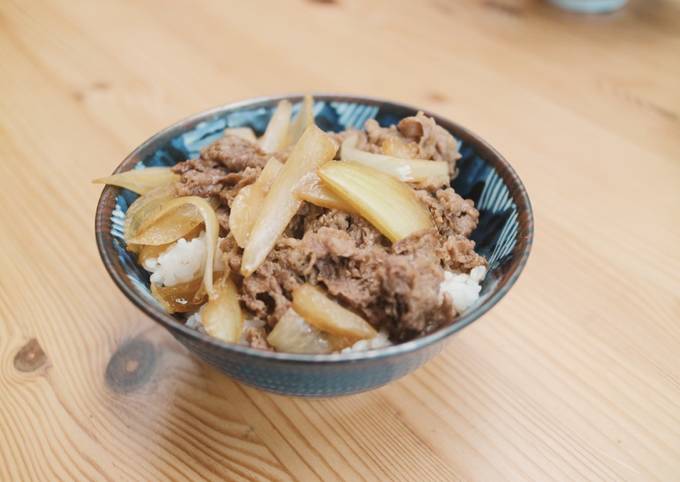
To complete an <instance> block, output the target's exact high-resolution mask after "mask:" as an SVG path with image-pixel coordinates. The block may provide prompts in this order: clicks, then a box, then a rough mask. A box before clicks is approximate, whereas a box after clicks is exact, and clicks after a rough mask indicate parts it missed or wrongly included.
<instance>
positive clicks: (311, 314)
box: [293, 284, 377, 344]
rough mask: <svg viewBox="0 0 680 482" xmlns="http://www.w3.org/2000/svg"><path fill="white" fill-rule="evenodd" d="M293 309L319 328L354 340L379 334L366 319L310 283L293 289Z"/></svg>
mask: <svg viewBox="0 0 680 482" xmlns="http://www.w3.org/2000/svg"><path fill="white" fill-rule="evenodd" d="M293 309H294V310H295V311H296V312H297V313H299V314H300V316H302V317H303V318H304V319H305V320H306V321H307V322H308V323H309V324H310V325H312V326H314V327H315V328H317V329H318V330H321V331H323V332H324V333H329V334H331V335H333V336H337V337H342V338H346V339H349V340H351V341H352V342H355V341H357V340H362V339H365V338H373V337H374V336H376V335H377V332H376V331H375V330H374V329H373V327H372V326H371V325H370V324H369V323H368V322H367V321H366V320H364V319H363V318H362V317H360V316H359V315H357V314H355V313H353V312H351V311H349V310H348V309H347V308H343V307H342V306H340V305H339V304H337V303H336V302H335V301H333V300H331V299H330V298H328V297H327V296H326V295H325V294H324V293H323V292H322V291H321V290H320V289H319V288H317V287H315V286H312V285H310V284H303V285H301V286H299V287H298V288H296V289H295V291H293ZM350 344H351V343H350Z"/></svg>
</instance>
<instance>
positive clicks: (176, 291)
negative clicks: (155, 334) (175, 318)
mask: <svg viewBox="0 0 680 482" xmlns="http://www.w3.org/2000/svg"><path fill="white" fill-rule="evenodd" d="M201 287H202V280H201V278H196V279H195V280H191V281H187V282H186V283H179V284H176V285H174V286H160V285H157V284H155V283H151V294H152V295H153V297H154V298H156V299H157V300H158V302H159V303H160V304H161V306H162V307H163V309H165V311H167V312H168V313H170V314H172V313H188V312H190V311H196V310H197V309H199V308H200V307H201V305H202V304H203V303H205V300H206V296H205V292H204V290H202V289H201Z"/></svg>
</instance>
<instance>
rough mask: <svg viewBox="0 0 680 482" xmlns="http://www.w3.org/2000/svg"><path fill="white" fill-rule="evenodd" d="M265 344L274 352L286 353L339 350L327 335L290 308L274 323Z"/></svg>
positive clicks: (317, 352)
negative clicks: (274, 350) (271, 347)
mask: <svg viewBox="0 0 680 482" xmlns="http://www.w3.org/2000/svg"><path fill="white" fill-rule="evenodd" d="M267 342H268V343H269V344H270V345H271V346H273V347H274V348H275V349H276V351H281V352H286V353H308V354H320V353H330V352H332V351H333V350H334V349H336V350H338V349H341V348H335V347H334V345H333V344H332V343H331V341H330V340H329V337H328V336H327V335H325V334H324V333H321V332H320V331H319V330H317V329H316V328H314V327H313V326H311V325H310V324H309V323H307V322H306V321H305V320H303V319H302V318H301V317H300V315H298V314H297V313H296V312H295V311H294V310H293V309H292V308H291V309H288V311H286V313H285V314H284V315H283V316H282V317H281V318H280V319H279V321H278V322H277V323H276V326H275V327H274V329H273V330H272V331H271V333H269V336H268V337H267Z"/></svg>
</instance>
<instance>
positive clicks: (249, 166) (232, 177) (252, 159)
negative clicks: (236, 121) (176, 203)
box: [172, 135, 267, 203]
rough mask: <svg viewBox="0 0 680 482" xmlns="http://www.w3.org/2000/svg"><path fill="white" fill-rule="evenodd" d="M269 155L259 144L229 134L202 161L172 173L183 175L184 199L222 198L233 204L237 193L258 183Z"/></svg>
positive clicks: (180, 188) (208, 149)
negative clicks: (257, 180)
mask: <svg viewBox="0 0 680 482" xmlns="http://www.w3.org/2000/svg"><path fill="white" fill-rule="evenodd" d="M266 160H267V155H266V154H265V153H264V152H263V151H262V150H261V149H260V148H259V147H258V146H257V145H255V144H253V143H252V142H250V141H247V140H245V139H242V138H240V137H237V136H232V135H227V136H224V137H222V138H221V139H219V140H217V141H215V142H213V143H212V144H210V145H209V146H208V147H206V148H205V149H204V150H203V151H202V152H201V155H200V157H199V158H198V159H190V160H188V161H184V162H180V163H179V164H177V165H176V166H174V167H173V168H172V170H173V171H174V172H176V173H178V174H179V175H180V180H179V181H178V182H177V192H178V194H179V195H180V196H200V197H211V196H220V197H221V198H223V199H224V200H225V201H227V203H229V202H230V201H231V200H232V199H233V198H234V197H235V196H236V193H237V192H238V191H239V190H240V189H241V188H242V187H243V186H246V185H248V184H251V183H253V182H255V179H257V176H258V175H259V174H260V171H261V170H262V166H264V164H265V162H266Z"/></svg>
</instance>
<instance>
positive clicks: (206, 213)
mask: <svg viewBox="0 0 680 482" xmlns="http://www.w3.org/2000/svg"><path fill="white" fill-rule="evenodd" d="M187 205H190V206H193V207H194V208H195V209H196V210H197V211H198V213H199V215H200V216H201V219H202V220H203V223H204V224H205V242H206V257H205V258H206V259H205V269H204V270H203V286H204V288H205V291H206V292H207V293H208V294H209V295H211V294H213V263H214V258H215V251H216V249H217V237H218V235H219V224H218V223H217V216H216V215H215V210H214V209H213V207H212V206H211V205H210V203H209V202H208V201H206V200H205V199H203V198H200V197H197V196H187V197H178V198H175V199H171V200H166V201H165V202H164V203H163V204H162V206H161V207H160V210H159V211H156V219H162V218H163V216H166V215H168V214H171V213H172V212H173V211H175V210H179V209H183V208H184V206H187ZM154 226H156V224H154ZM126 241H128V242H131V243H134V244H148V243H140V242H138V241H137V238H132V239H129V240H128V239H126ZM158 244H164V243H158Z"/></svg>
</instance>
